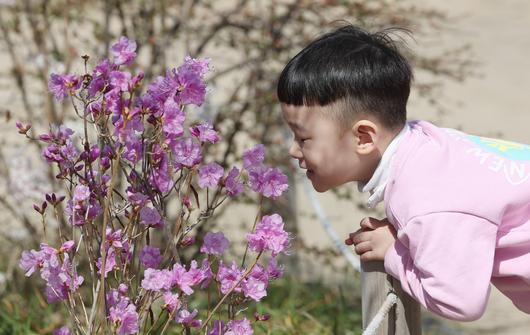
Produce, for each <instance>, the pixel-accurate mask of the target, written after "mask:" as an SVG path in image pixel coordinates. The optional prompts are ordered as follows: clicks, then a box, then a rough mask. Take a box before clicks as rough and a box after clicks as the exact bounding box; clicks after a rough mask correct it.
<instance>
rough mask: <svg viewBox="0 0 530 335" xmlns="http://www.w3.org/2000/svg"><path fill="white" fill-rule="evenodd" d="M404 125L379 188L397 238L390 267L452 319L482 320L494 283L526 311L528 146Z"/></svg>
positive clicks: (529, 307) (529, 286)
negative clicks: (403, 130) (404, 129)
mask: <svg viewBox="0 0 530 335" xmlns="http://www.w3.org/2000/svg"><path fill="white" fill-rule="evenodd" d="M406 128H407V131H406V132H405V133H404V134H403V136H402V137H401V138H400V141H399V145H397V146H396V148H395V150H394V152H393V156H392V158H391V160H390V161H389V168H388V170H389V174H388V176H387V178H385V179H386V180H385V188H384V190H383V192H384V193H383V194H384V200H385V206H386V214H387V216H388V220H389V221H390V222H391V223H392V224H393V225H394V227H395V228H396V230H397V237H398V239H397V240H396V242H395V243H394V244H393V246H392V247H390V248H389V250H388V251H387V253H386V255H385V268H386V271H387V272H388V273H389V274H391V275H392V276H394V277H395V278H397V279H399V280H400V282H401V285H402V286H403V289H404V290H405V291H406V292H407V293H408V294H410V295H411V296H412V297H414V298H415V299H416V300H418V301H419V302H420V303H421V304H423V305H424V306H425V307H426V308H427V309H429V310H430V311H432V312H434V313H437V314H439V315H441V316H444V317H446V318H450V319H455V320H461V321H470V320H475V319H478V318H479V317H480V316H481V315H482V314H483V312H484V309H485V306H486V303H487V300H488V296H489V293H490V282H491V283H492V284H493V285H495V286H496V287H497V288H498V289H499V290H500V291H501V292H502V293H504V294H505V295H506V296H507V297H508V298H510V299H511V300H512V301H513V303H514V304H515V306H517V308H519V309H520V310H522V311H523V312H526V313H530V146H529V145H524V144H519V143H514V142H508V141H502V140H495V139H488V138H483V137H478V136H473V135H468V134H465V133H462V132H459V131H456V130H452V129H443V128H438V127H436V126H434V125H432V124H430V123H428V122H423V121H416V122H410V123H409V124H408V126H407V127H406ZM385 154H386V151H385Z"/></svg>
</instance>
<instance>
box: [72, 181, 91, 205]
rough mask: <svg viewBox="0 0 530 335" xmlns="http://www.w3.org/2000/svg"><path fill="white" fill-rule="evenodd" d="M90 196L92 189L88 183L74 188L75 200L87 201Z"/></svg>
mask: <svg viewBox="0 0 530 335" xmlns="http://www.w3.org/2000/svg"><path fill="white" fill-rule="evenodd" d="M88 197H90V189H89V188H88V186H86V185H77V186H76V187H75V190H74V202H76V203H77V202H81V201H85V200H86V199H88Z"/></svg>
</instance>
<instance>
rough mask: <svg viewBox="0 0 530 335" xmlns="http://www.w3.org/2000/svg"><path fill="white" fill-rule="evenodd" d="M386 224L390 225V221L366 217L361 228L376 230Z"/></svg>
mask: <svg viewBox="0 0 530 335" xmlns="http://www.w3.org/2000/svg"><path fill="white" fill-rule="evenodd" d="M386 224H388V221H387V220H386V219H383V220H378V219H376V218H372V217H366V218H364V219H362V220H361V228H364V229H372V230H374V229H377V228H379V227H382V226H384V225H386Z"/></svg>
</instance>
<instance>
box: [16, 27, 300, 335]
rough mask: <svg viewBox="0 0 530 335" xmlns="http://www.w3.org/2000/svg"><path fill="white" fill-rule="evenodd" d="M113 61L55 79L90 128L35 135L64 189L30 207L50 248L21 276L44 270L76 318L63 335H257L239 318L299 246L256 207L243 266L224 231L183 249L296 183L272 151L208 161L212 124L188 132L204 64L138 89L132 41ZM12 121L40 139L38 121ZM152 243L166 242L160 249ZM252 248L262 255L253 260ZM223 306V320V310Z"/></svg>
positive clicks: (57, 90)
mask: <svg viewBox="0 0 530 335" xmlns="http://www.w3.org/2000/svg"><path fill="white" fill-rule="evenodd" d="M110 55H111V59H104V60H102V61H100V62H99V64H97V65H96V66H95V68H94V69H93V71H92V72H91V73H85V74H84V75H81V76H79V75H75V74H64V75H62V74H52V75H51V77H50V80H49V84H48V87H49V89H50V91H51V92H52V93H53V95H54V96H55V98H56V99H57V100H59V101H62V100H65V99H70V100H71V102H72V105H73V107H74V110H75V112H76V114H77V116H78V117H79V118H80V119H81V120H82V122H83V133H82V134H75V133H74V131H73V130H71V129H69V128H67V127H65V126H59V127H57V128H54V129H51V130H50V132H49V133H46V134H41V135H40V136H38V137H37V138H35V140H39V141H42V142H44V143H45V144H46V145H45V148H44V149H43V151H42V156H43V157H44V159H45V160H46V161H47V162H49V163H50V164H56V166H57V168H58V171H59V172H58V174H57V176H56V178H57V179H59V180H62V181H64V183H65V185H66V186H67V189H68V193H67V195H65V196H60V195H56V194H55V193H51V194H46V196H45V201H44V202H43V203H42V204H41V205H40V206H39V205H35V206H34V208H35V210H36V211H37V212H39V213H40V214H41V216H42V223H43V226H44V230H43V231H44V238H45V240H46V243H41V245H40V248H39V249H38V250H29V251H24V252H23V253H22V257H21V260H20V267H21V268H22V269H23V270H24V271H25V274H26V276H31V275H32V274H34V273H37V272H38V273H39V274H40V277H41V278H42V279H43V280H44V282H45V295H46V298H47V301H48V303H55V302H58V303H59V302H60V303H62V304H64V306H65V307H66V309H67V310H68V312H69V315H70V316H71V321H70V324H68V325H66V326H65V327H62V328H60V329H57V330H56V331H55V334H62V335H65V334H74V333H75V334H102V333H112V334H119V335H125V334H137V333H141V334H163V333H165V332H167V331H168V329H169V328H171V327H179V328H180V329H181V330H182V331H183V332H185V333H186V334H192V333H200V334H209V335H220V334H227V335H228V334H234V335H235V334H252V333H253V330H252V322H259V321H264V320H267V319H268V317H267V316H263V315H256V316H255V317H254V319H253V320H252V322H251V321H250V320H249V319H247V318H246V317H244V313H241V312H242V311H244V310H245V309H246V304H247V303H249V302H250V301H252V300H254V301H256V302H258V301H260V300H261V299H262V298H263V297H265V296H266V295H267V287H268V284H269V282H270V281H271V280H274V279H276V278H278V277H280V276H281V275H282V268H281V266H278V264H277V262H276V257H277V255H279V254H280V253H285V251H286V250H287V248H288V246H289V240H290V236H289V234H288V233H287V232H285V231H284V228H283V221H282V218H281V217H280V216H279V215H278V214H272V215H270V216H261V207H260V209H259V210H258V215H257V216H256V221H255V223H254V227H253V228H252V231H251V232H249V233H248V234H247V236H246V239H247V247H246V250H245V254H244V255H243V258H242V261H241V263H240V264H239V262H236V261H235V260H232V261H229V262H228V261H227V260H226V259H223V257H224V256H223V255H224V254H225V252H226V250H227V249H228V248H229V244H230V242H229V240H228V239H227V238H226V237H225V235H224V234H223V233H222V232H207V233H206V235H205V236H204V242H203V244H202V246H200V249H199V250H200V254H199V255H200V256H199V259H192V260H190V261H189V262H186V261H184V260H183V259H184V257H183V255H182V251H183V249H184V248H186V247H187V246H189V245H190V244H192V243H194V242H193V231H194V230H193V229H194V228H195V227H197V226H199V225H201V224H204V222H205V221H206V220H208V218H209V217H211V215H212V213H213V212H214V211H215V210H216V208H218V207H219V206H220V205H221V204H222V203H223V202H224V201H225V200H226V199H227V198H228V197H236V196H238V195H240V194H241V193H242V192H245V190H247V191H248V192H256V193H257V194H258V197H259V198H260V201H259V203H260V204H261V199H262V198H263V197H268V198H276V197H278V196H280V195H281V194H282V193H283V192H284V191H285V190H286V189H287V186H288V185H287V177H286V176H285V175H284V174H283V173H282V172H281V171H280V170H279V169H276V168H272V167H268V166H266V165H265V164H264V157H265V148H264V146H263V145H257V146H255V147H253V148H251V149H249V150H247V151H245V152H244V153H243V167H242V168H241V169H240V168H237V167H232V168H230V169H226V170H225V168H223V167H222V166H221V165H219V164H217V163H216V162H204V157H203V147H204V145H205V144H206V143H209V144H215V143H217V142H219V141H220V136H219V134H218V133H217V132H216V130H215V129H214V128H213V126H212V125H211V124H209V123H207V122H199V123H198V124H195V125H191V127H189V128H187V126H185V123H186V121H188V122H189V120H187V119H186V110H185V107H186V106H187V105H195V106H200V105H201V104H202V103H203V102H204V96H205V92H206V84H205V82H204V75H205V74H206V73H207V71H208V70H209V60H207V59H193V58H190V57H186V58H185V60H184V63H183V64H182V65H181V66H180V67H178V68H175V69H171V70H168V71H167V72H166V75H165V76H160V77H158V78H156V80H155V81H154V82H153V83H151V84H150V85H148V88H147V91H146V92H145V93H144V94H140V93H139V92H137V91H139V87H140V84H141V82H142V80H143V74H142V73H141V72H140V73H138V74H135V75H134V74H132V73H130V72H127V71H126V70H124V68H123V67H124V66H126V65H130V64H132V63H133V62H134V59H135V57H136V43H135V42H134V41H131V40H129V39H127V38H126V37H121V38H120V40H119V41H118V42H117V43H115V44H114V45H112V46H111V48H110ZM84 59H85V68H86V63H87V60H88V57H87V56H85V57H84ZM17 127H18V129H19V132H20V133H21V134H25V135H26V136H27V137H28V138H32V137H31V136H30V135H29V131H30V129H31V125H24V124H22V123H17ZM186 128H187V129H186ZM89 130H94V132H95V134H93V132H89ZM201 189H202V190H203V191H202V192H201ZM204 193H205V195H206V196H205V197H206V202H204V201H201V195H202V198H204ZM171 198H174V199H176V200H177V202H178V205H179V206H178V209H177V216H176V217H177V219H176V220H175V221H174V222H168V220H167V214H166V213H167V211H168V208H167V206H166V203H167V200H168V199H171ZM63 202H66V207H65V211H66V214H67V218H68V223H69V225H70V226H71V229H70V228H69V229H67V230H66V231H64V229H63V231H61V229H60V226H59V231H58V234H57V236H55V235H52V234H49V233H48V234H47V233H46V224H47V223H46V211H47V209H48V208H49V207H50V208H51V207H53V209H54V211H55V213H57V211H58V209H59V208H60V207H61V206H59V204H61V203H63ZM48 205H49V207H48ZM157 235H158V237H160V238H159V239H158V240H162V241H165V244H164V245H159V246H156V245H154V244H153V243H152V242H153V241H154V240H155V238H154V237H156V236H157ZM54 239H55V240H59V241H57V245H58V247H54V246H52V242H51V241H52V240H54ZM248 250H250V251H252V252H254V254H255V257H253V260H252V261H250V262H249V263H250V264H245V258H246V256H247V251H248ZM81 263H85V264H88V267H86V266H85V267H81V266H79V265H80V264H81ZM83 269H84V270H83ZM197 291H203V292H205V294H206V295H207V297H208V306H207V308H205V309H203V310H197V309H196V307H197V303H195V302H194V298H195V297H196V295H194V294H196V292H197ZM214 303H215V304H214ZM225 307H227V313H218V312H219V311H220V308H225ZM221 315H223V316H224V317H225V319H221V318H220V316H221Z"/></svg>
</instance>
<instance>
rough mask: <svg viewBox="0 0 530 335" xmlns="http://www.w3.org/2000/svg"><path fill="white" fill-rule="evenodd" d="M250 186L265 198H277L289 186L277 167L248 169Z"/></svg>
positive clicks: (285, 177)
mask: <svg viewBox="0 0 530 335" xmlns="http://www.w3.org/2000/svg"><path fill="white" fill-rule="evenodd" d="M249 182H250V187H251V188H252V190H253V191H255V192H258V193H261V194H262V195H263V196H264V197H267V198H277V197H279V196H280V195H282V193H283V192H284V191H285V190H287V188H288V187H289V184H288V180H287V176H286V175H285V174H283V172H282V171H280V169H278V168H267V167H264V166H262V167H259V168H254V169H252V170H250V171H249Z"/></svg>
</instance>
